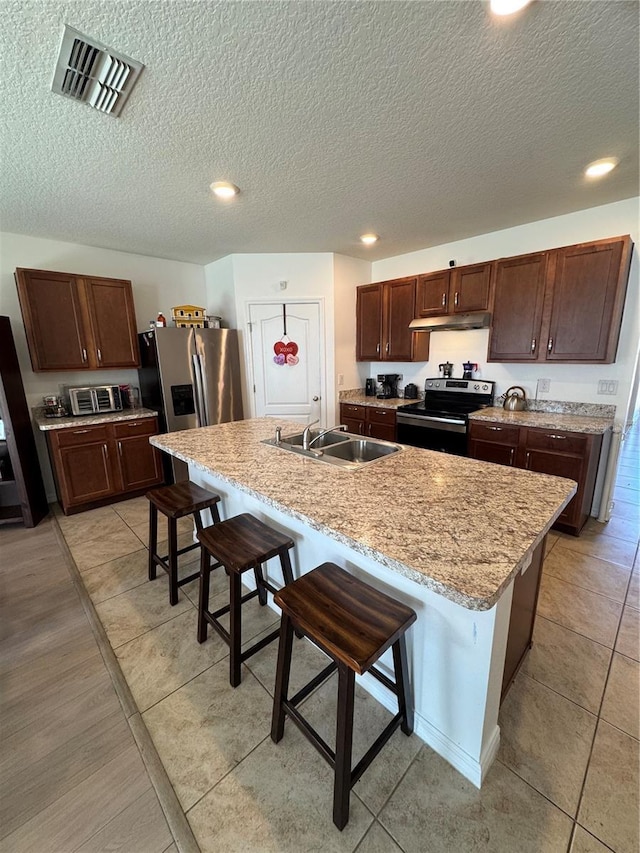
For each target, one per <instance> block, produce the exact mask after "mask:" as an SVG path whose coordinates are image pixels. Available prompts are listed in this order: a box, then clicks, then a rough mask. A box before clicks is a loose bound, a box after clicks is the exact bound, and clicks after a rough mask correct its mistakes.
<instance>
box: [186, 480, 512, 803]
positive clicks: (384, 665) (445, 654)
mask: <svg viewBox="0 0 640 853" xmlns="http://www.w3.org/2000/svg"><path fill="white" fill-rule="evenodd" d="M189 477H190V479H191V480H192V481H193V482H196V483H198V484H200V485H202V486H203V487H205V488H209V489H212V490H213V491H215V492H217V493H218V494H220V496H221V497H222V502H221V504H219V506H220V508H221V516H222V518H223V519H225V518H229V517H231V516H233V515H237V514H238V513H241V512H250V513H252V514H254V515H255V516H256V517H258V518H259V519H260V520H261V521H264V522H265V523H266V524H269V525H271V526H273V527H274V528H276V529H278V530H281V531H282V532H285V533H287V534H288V535H290V536H291V537H292V539H293V540H294V542H295V548H294V550H293V552H292V564H293V572H294V577H299V576H300V575H301V574H302V573H304V572H308V571H310V570H311V569H312V568H314V567H315V566H317V565H319V564H320V563H322V562H325V561H331V562H335V563H337V564H338V565H339V566H341V567H343V568H345V569H346V570H347V571H349V572H351V573H352V574H354V575H356V576H358V577H361V578H362V579H363V580H364V581H366V582H367V583H370V584H371V585H372V586H374V587H376V588H377V589H379V590H380V591H382V592H385V593H387V594H388V595H391V596H393V597H395V598H397V599H398V600H400V601H402V602H403V603H405V604H407V605H408V606H409V607H412V608H413V609H414V610H415V611H416V613H417V615H418V620H417V622H416V623H415V624H414V625H413V626H412V627H411V629H410V630H409V632H408V635H407V648H408V655H409V673H410V682H411V688H412V691H413V695H414V703H415V732H416V734H417V735H418V736H419V737H421V738H422V739H423V740H424V741H425V742H426V743H427V744H429V746H431V747H432V748H433V749H434V750H435V751H436V752H438V753H439V754H440V755H441V756H442V757H443V758H445V759H446V760H447V761H449V762H450V763H451V764H452V765H453V766H454V767H455V768H456V769H457V770H458V771H459V772H460V773H462V774H463V775H464V776H465V777H466V778H467V779H469V780H470V781H471V782H473V783H474V784H475V785H476V786H478V787H479V786H480V784H481V782H482V779H483V777H484V776H485V775H486V772H487V770H488V768H489V766H490V764H491V762H492V760H493V758H494V757H495V753H496V751H497V747H498V744H499V729H498V724H497V721H498V709H499V705H500V689H501V684H502V674H503V668H504V660H505V654H506V644H507V632H508V625H509V616H510V611H511V593H512V588H513V584H509V585H508V587H507V589H506V590H505V592H504V594H503V595H502V596H501V597H500V599H499V600H498V602H497V603H496V605H494V607H492V608H491V609H490V610H467V609H466V608H464V607H461V606H460V605H458V604H456V603H455V602H453V601H450V600H449V599H447V598H445V597H444V596H441V595H438V594H437V593H435V592H433V591H431V590H429V589H427V588H426V587H425V586H422V585H421V584H418V583H415V582H414V581H411V580H409V579H407V578H405V577H403V576H402V575H400V574H398V573H396V572H394V571H392V570H390V569H388V568H387V567H386V566H384V565H382V564H380V563H377V562H376V561H374V560H372V559H370V558H367V557H366V556H364V555H362V554H360V553H359V552H357V551H355V550H352V549H351V548H349V547H347V546H346V545H344V544H343V543H340V542H337V541H335V540H334V539H331V538H329V537H327V536H325V535H323V534H322V533H320V532H319V531H317V530H315V529H313V527H312V526H311V524H307V523H304V522H302V521H300V520H298V519H296V518H293V517H292V516H290V515H288V514H286V513H284V512H282V511H281V510H279V509H277V508H275V507H273V506H271V505H270V504H269V503H268V502H267V501H266V500H261V499H259V498H258V497H255V496H254V495H252V494H248V493H247V492H245V491H243V490H242V489H240V488H237V487H235V486H231V485H230V484H229V483H227V482H226V481H225V480H223V479H222V478H218V477H216V476H215V475H214V474H211V473H208V472H203V471H202V470H201V469H200V468H197V467H195V466H192V465H191V466H189ZM266 573H267V576H268V577H269V579H270V580H271V581H273V583H274V584H275V585H276V586H279V585H280V584H281V583H282V577H281V572H280V566H279V563H278V561H277V560H275V561H274V560H271V561H269V563H268V564H267V566H266ZM249 574H250V573H247V574H245V576H244V577H243V582H245V583H247V584H248V585H251V584H252V583H253V581H252V578H250V577H249ZM269 603H270V605H272V606H273V603H272V600H271V596H269ZM380 668H381V669H382V670H383V671H384V672H385V673H386V674H388V675H389V676H392V675H393V666H392V659H391V653H390V652H387V653H386V654H385V655H384V656H383V657H382V659H381V661H380ZM274 678H275V672H274ZM361 683H362V685H363V687H365V689H367V690H368V692H370V693H371V694H372V695H373V696H375V698H376V699H377V700H378V701H380V703H381V704H382V705H384V706H385V707H387V708H388V709H389V710H390V711H392V712H393V713H395V712H396V710H397V706H396V704H395V697H393V696H392V695H391V694H390V693H389V692H388V691H387V690H386V689H385V688H384V687H382V685H380V683H379V682H378V681H376V680H375V679H374V678H372V677H371V676H365V677H364V678H362V679H361Z"/></svg>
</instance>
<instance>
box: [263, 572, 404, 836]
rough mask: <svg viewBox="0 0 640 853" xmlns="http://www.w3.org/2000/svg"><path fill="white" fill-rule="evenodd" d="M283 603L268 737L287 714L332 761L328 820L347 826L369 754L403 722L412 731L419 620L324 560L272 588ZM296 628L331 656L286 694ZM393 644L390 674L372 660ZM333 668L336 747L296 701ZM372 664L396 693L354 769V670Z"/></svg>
mask: <svg viewBox="0 0 640 853" xmlns="http://www.w3.org/2000/svg"><path fill="white" fill-rule="evenodd" d="M275 601H276V604H278V605H279V606H280V608H281V610H282V619H281V625H280V643H279V647H278V668H277V672H276V685H275V692H274V699H273V717H272V723H271V739H272V740H273V741H274V743H278V742H279V741H280V740H281V739H282V737H283V735H284V724H285V717H286V716H289V717H290V718H291V719H292V720H293V722H294V723H295V724H296V725H297V726H298V728H299V729H300V730H301V731H302V733H303V734H304V735H305V736H306V737H307V739H308V740H309V741H310V742H311V743H312V744H313V746H315V748H316V749H317V750H318V752H320V754H321V755H322V757H323V758H324V759H325V760H326V761H327V762H328V763H329V765H330V766H331V767H333V769H334V789H333V822H334V823H335V825H336V826H337V827H338V829H344V827H345V826H346V824H347V822H348V820H349V795H350V792H351V788H352V787H353V786H354V785H355V784H356V782H357V781H358V779H359V778H360V777H361V776H362V774H363V773H364V771H365V770H366V769H367V767H369V765H370V764H371V762H372V761H373V759H374V758H375V757H376V755H377V754H378V753H379V752H380V750H381V749H382V747H383V746H384V744H385V743H386V742H387V741H388V740H389V738H390V737H391V735H392V734H393V733H394V731H395V730H396V729H397V728H398V726H400V728H401V729H402V731H403V732H404V734H406V735H407V736H408V735H410V734H411V732H412V731H413V707H412V703H411V698H410V694H409V683H408V669H407V652H406V643H405V634H406V631H407V629H408V628H409V627H410V626H411V625H412V624H413V623H414V622H415V621H416V618H417V617H416V614H415V611H413V610H412V609H411V608H410V607H406V606H405V605H404V604H401V603H400V602H399V601H396V600H395V599H393V598H391V597H390V596H388V595H385V594H384V593H382V592H378V590H376V589H373V587H371V586H369V585H368V584H366V583H364V582H363V581H361V580H359V579H358V578H356V577H354V576H353V575H350V574H349V573H348V572H345V571H344V570H343V569H341V568H340V567H339V566H336V565H335V564H334V563H323V564H322V565H321V566H318V567H317V568H315V569H313V570H312V571H310V572H309V573H308V574H305V575H303V576H302V577H300V578H298V580H296V581H294V582H293V583H292V584H290V585H289V586H286V587H285V588H284V589H281V590H280V591H279V592H278V593H277V594H276V596H275ZM296 628H297V629H298V630H300V631H301V632H302V633H303V634H304V635H305V636H307V637H308V638H309V639H310V640H311V641H312V642H313V643H315V644H316V645H317V646H318V647H319V648H320V649H322V650H323V651H324V652H325V653H326V654H327V655H328V656H329V657H330V658H331V663H330V664H329V665H328V666H326V667H325V668H324V669H323V670H322V672H320V673H319V674H318V675H316V676H315V677H314V678H313V679H312V680H311V681H310V682H309V683H308V684H307V685H306V686H305V687H303V688H302V689H301V690H299V691H298V692H297V693H296V695H295V696H293V697H291V698H290V699H289V698H288V690H289V673H290V669H291V654H292V647H293V631H294V629H296ZM390 647H391V648H392V651H393V663H394V674H395V682H394V681H392V680H391V679H389V678H387V676H386V675H385V674H384V673H382V672H380V670H379V669H377V668H376V667H374V666H373V664H374V663H375V662H376V661H377V660H378V659H379V658H380V656H381V655H382V654H383V653H384V652H385V651H386V650H387V649H388V648H390ZM336 670H337V671H338V714H337V721H336V744H335V750H332V749H331V747H330V746H329V745H328V744H327V743H326V742H325V741H324V740H323V739H322V738H321V737H320V735H319V734H318V733H317V732H316V731H315V729H314V728H313V727H312V726H311V725H310V724H309V722H308V721H307V720H306V719H305V718H304V717H303V715H302V714H301V713H300V711H299V710H298V709H297V707H296V706H297V705H299V703H300V702H302V701H303V700H304V699H305V698H306V697H307V696H308V695H309V694H310V693H311V692H312V691H313V690H315V689H316V687H318V686H319V685H320V684H322V682H323V681H325V680H326V679H327V678H329V676H330V675H332V673H334V672H335V671H336ZM365 672H370V673H371V675H373V676H374V677H375V678H376V679H377V680H378V681H380V682H381V683H382V684H384V686H385V687H387V688H388V689H389V690H391V691H392V692H393V693H394V694H395V695H396V697H397V699H398V713H397V714H396V715H395V716H394V717H393V719H392V720H391V722H390V723H389V724H388V725H387V726H386V727H385V728H384V730H383V731H382V733H381V734H380V736H379V737H378V738H377V739H376V741H375V742H374V744H373V745H372V746H371V747H370V748H369V750H368V751H367V752H366V753H365V755H364V756H363V757H362V759H361V760H360V761H359V763H358V764H357V765H356V767H355V768H353V770H352V769H351V754H352V735H353V711H354V694H355V675H356V673H358V674H359V675H362V674H363V673H365Z"/></svg>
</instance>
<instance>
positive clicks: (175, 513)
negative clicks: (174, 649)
mask: <svg viewBox="0 0 640 853" xmlns="http://www.w3.org/2000/svg"><path fill="white" fill-rule="evenodd" d="M146 497H147V498H148V500H149V580H150V581H152V580H155V577H156V566H161V567H162V568H163V569H164V570H165V572H167V574H168V575H169V601H170V603H171V604H172V605H174V604H177V603H178V587H179V586H184V584H186V583H189V581H192V580H195V579H196V578H197V577H199V576H200V572H199V571H197V572H194V573H193V574H190V575H188V576H187V577H184V578H182V579H181V580H179V579H178V557H179V556H180V555H181V554H186V553H187V551H192V550H194V549H195V548H199V547H200V544H199V543H198V542H194V543H193V545H187V546H186V548H180V549H179V550H178V519H179V518H183V517H184V516H185V515H192V516H193V519H194V521H195V524H196V530H202V528H203V525H202V517H201V515H200V513H201V511H202V510H204V509H210V510H211V516H212V518H213V523H214V524H218V523H219V522H220V513H219V512H218V507H217V503H218V502H219V500H220V495H217V494H216V493H215V492H209V491H207V490H206V489H202V488H201V487H200V486H197V485H196V484H195V483H192V482H191V481H190V480H189V481H184V482H181V483H175V485H173V486H161V487H160V488H159V489H152V490H151V491H150V492H147V494H146ZM158 511H160V512H161V513H163V515H166V517H167V522H168V530H169V553H168V554H167V555H166V556H164V557H161V556H160V555H159V554H157V553H156V550H157V547H158Z"/></svg>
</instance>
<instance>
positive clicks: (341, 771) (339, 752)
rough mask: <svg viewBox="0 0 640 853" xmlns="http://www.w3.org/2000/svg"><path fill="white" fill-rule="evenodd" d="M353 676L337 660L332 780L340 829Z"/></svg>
mask: <svg viewBox="0 0 640 853" xmlns="http://www.w3.org/2000/svg"><path fill="white" fill-rule="evenodd" d="M355 680H356V677H355V673H354V672H353V670H352V669H349V667H348V666H346V665H345V664H343V663H338V718H337V721H336V761H335V775H334V783H333V822H334V823H335V825H336V826H337V827H338V829H344V827H345V826H346V825H347V822H348V820H349V795H350V793H351V749H352V740H353V700H354V694H355Z"/></svg>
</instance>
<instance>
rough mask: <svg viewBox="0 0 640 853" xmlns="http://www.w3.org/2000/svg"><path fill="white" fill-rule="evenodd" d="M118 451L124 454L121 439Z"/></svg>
mask: <svg viewBox="0 0 640 853" xmlns="http://www.w3.org/2000/svg"><path fill="white" fill-rule="evenodd" d="M118 453H119V454H120V456H122V442H121V441H119V442H118Z"/></svg>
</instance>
